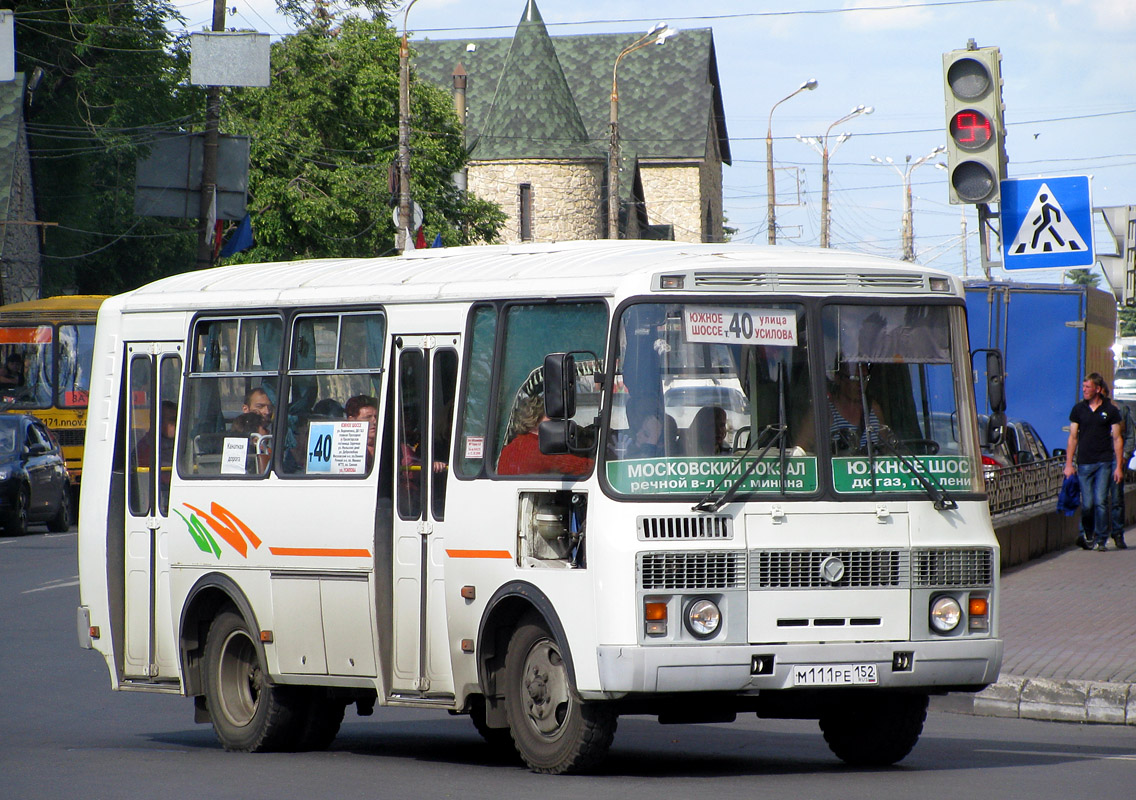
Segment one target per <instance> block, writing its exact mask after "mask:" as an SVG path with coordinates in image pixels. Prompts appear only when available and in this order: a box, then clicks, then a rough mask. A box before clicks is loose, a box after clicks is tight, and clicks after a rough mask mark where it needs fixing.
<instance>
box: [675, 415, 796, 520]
mask: <svg viewBox="0 0 1136 800" xmlns="http://www.w3.org/2000/svg"><path fill="white" fill-rule="evenodd" d="M787 430H788V427H787V426H785V425H766V426H765V427H764V428H762V430H761V433H760V434H758V435H757V436H755V437H754V438H753V441H752V442H751V443H750V445H749V447H747V448H746V449H745V450H743V451H742V454H741V455H740V456H738V457H737V459H736V460H735V461H734V463H733V464H731V465H730V471H729V472H727V473H726V474H725V475H723V476H722V477H721V479H720V480H719V481H718V482H717V483H716V484H714V488H713V489H711V490H710V491H709V492H707V493H706V496H705V497H703V498H702V499H701V500H699V501H698V503H697V504H695V506H694V507H693V508H692V509H691V510H692V511H717V510H718V509H720V508H721V507H722V506H724V505H726V503H728V502H730V501H731V500H732V499H733V498H734V495H736V494H737V493H738V489H739V487H741V485H742V484H743V483H745V479H746V478H748V477H749V476H750V475H752V474H753V471H754V470H755V469H757V465H758V464H760V463H761V459H763V458H765V454H766V453H768V452H769V450H770V449H771V448H772V447H773V445H775V444H777V443H778V442H782V444H781V462H782V465H781V467H782V472H784V462H785V455H784V454H785V445H784V443H783V440H784V438H785V432H786V431H787ZM769 431H776V432H777V433H776V434H775V435H774V437H773V438H772V439H770V440H769V444H767V445H765V447H763V448H762V449H761V452H760V453H758V454H757V457H756V458H754V459H753V460H752V461H750V462H749V464H748V465H747V466H746V468H745V469H744V470H742V473H741V475H739V476H738V478H737V480H735V481H734V482H733V484H731V486H730V488H729V489H727V490H726V492H725V494H723V495H722V496H721V497H719V498H717V499H715V498H714V495H715V494H716V493H717V491H718V490H719V489H721V488H722V484H723V483H725V482H726V480H727V479H728V478H729V477H730V475H732V474H733V473H734V470H736V469H737V467H738V465H739V464H741V463H742V462H743V461H745V459H746V456H748V455H749V453H750V451H751V450H753V448H755V447H757V443H758V441H760V439H761V437H762V436H763V435H764V434H766V433H768V432H769ZM781 481H782V482H781V488H782V490H784V488H785V483H784V481H785V477H784V475H782V476H781Z"/></svg>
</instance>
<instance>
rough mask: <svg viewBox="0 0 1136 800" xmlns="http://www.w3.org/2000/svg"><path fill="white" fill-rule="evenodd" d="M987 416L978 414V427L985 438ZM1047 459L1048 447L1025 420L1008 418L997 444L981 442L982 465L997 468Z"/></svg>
mask: <svg viewBox="0 0 1136 800" xmlns="http://www.w3.org/2000/svg"><path fill="white" fill-rule="evenodd" d="M986 425H987V417H986V415H985V414H979V415H978V426H979V427H978V429H979V431H981V432H982V435H983V438H984V439H985V431H986ZM1048 459H1049V449H1048V448H1047V447H1046V446H1045V442H1043V441H1042V440H1041V436H1039V435H1038V433H1037V431H1036V430H1035V429H1034V427H1033V425H1030V424H1029V423H1028V422H1026V421H1025V420H1021V419H1009V420H1007V421H1006V431H1005V435H1004V436H1003V437H1002V441H1000V442H998V444H994V445H992V444H990V443H988V442H986V441H983V442H982V465H983V467H984V468H985V467H989V468H998V467H1010V466H1014V465H1023V464H1032V463H1034V462H1037V461H1046V460H1048Z"/></svg>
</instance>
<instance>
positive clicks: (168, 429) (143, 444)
mask: <svg viewBox="0 0 1136 800" xmlns="http://www.w3.org/2000/svg"><path fill="white" fill-rule="evenodd" d="M160 413H161V418H160V420H159V422H158V467H159V469H160V472H159V473H158V502H159V504H160V505H161V508H162V513H165V511H166V509H168V508H169V499H170V473H171V468H172V466H173V463H174V434H175V432H176V431H177V403H175V402H174V401H173V400H163V401H162V404H161V412H160ZM137 450H138V466H139V467H147V468H149V467H153V465H154V435H153V434H152V433H151V432H149V431H147V433H146V435H145V436H143V437H142V438H141V439H139V440H138V448H137Z"/></svg>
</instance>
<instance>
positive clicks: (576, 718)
mask: <svg viewBox="0 0 1136 800" xmlns="http://www.w3.org/2000/svg"><path fill="white" fill-rule="evenodd" d="M560 648H561V646H560V644H559V643H558V642H557V641H556V639H555V637H554V636H553V635H552V634H551V633H550V632H549V631H548V628H547V626H546V625H545V624H544V622H543V621H541V620H539V619H538V618H535V617H530V618H527V619H526V620H524V621H523V622H522V623H521V625H520V626H519V627H518V628H517V630H516V631H515V632H514V633H513V636H512V638H511V639H510V641H509V648H508V651H507V652H506V655H505V684H506V686H505V713H506V715H507V717H508V720H509V730H510V732H511V733H512V736H513V743H514V744H515V745H516V748H517V752H518V753H520V755H521V758H523V759H524V760H525V763H526V764H528V765H529V768H530V769H532V770H533V771H534V772H543V773H548V774H552V775H559V774H562V773H571V772H584V771H586V770H588V769H591V768H592V767H594V766H595V765H596V764H598V763H599V762H600V761H601V760H602V759H603V757H604V755H606V753H607V751H608V748H609V747H611V742H612V739H613V738H614V737H615V726H616V722H617V716H616V714H615V713H614V712H613V711H612V710H611V708H610V707H609V706H608V705H606V704H604V703H595V702H588V701H584V700H581V699H580V698H579V697H578V696H577V695H576V693H575V691H574V690H573V688H572V685H571V680H570V678H569V675H568V669H567V667H566V666H565V664H564V657H563V654H562V651H561V649H560Z"/></svg>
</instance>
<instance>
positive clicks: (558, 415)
mask: <svg viewBox="0 0 1136 800" xmlns="http://www.w3.org/2000/svg"><path fill="white" fill-rule="evenodd" d="M544 415H545V416H546V417H548V418H549V419H550V420H568V419H571V418H572V417H574V416H575V415H576V359H575V357H574V356H573V355H572V354H571V353H549V354H548V355H547V356H545V357H544ZM541 427H542V428H543V427H544V426H543V425H542V426H541ZM565 452H567V451H565Z"/></svg>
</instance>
